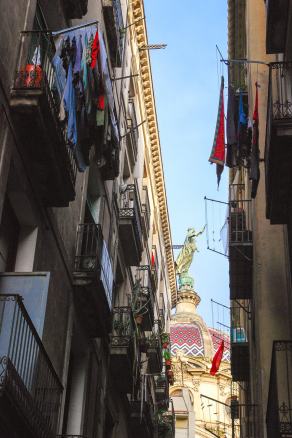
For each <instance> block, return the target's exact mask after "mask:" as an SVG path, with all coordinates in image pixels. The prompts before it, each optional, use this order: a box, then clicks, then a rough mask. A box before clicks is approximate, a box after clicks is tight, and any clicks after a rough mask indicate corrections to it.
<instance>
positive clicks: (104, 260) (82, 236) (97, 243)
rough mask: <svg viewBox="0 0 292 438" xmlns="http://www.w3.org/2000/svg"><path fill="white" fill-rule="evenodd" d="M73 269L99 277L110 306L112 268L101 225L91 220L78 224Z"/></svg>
mask: <svg viewBox="0 0 292 438" xmlns="http://www.w3.org/2000/svg"><path fill="white" fill-rule="evenodd" d="M74 271H75V272H76V273H85V274H87V275H90V276H93V277H94V276H95V277H97V278H100V279H101V281H102V283H103V286H104V289H105V292H106V296H107V300H108V303H109V306H110V307H111V306H112V294H113V270H112V263H111V259H110V256H109V253H108V249H107V245H106V243H105V241H104V240H103V236H102V230H101V225H99V224H95V223H92V222H90V223H86V224H79V225H78V227H77V245H76V255H75V266H74Z"/></svg>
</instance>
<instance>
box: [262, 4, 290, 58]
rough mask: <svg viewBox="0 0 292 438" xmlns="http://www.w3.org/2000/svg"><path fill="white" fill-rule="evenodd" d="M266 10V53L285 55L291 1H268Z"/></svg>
mask: <svg viewBox="0 0 292 438" xmlns="http://www.w3.org/2000/svg"><path fill="white" fill-rule="evenodd" d="M266 8H267V30H266V52H267V53H283V52H285V47H286V37H287V29H288V17H289V0H266Z"/></svg>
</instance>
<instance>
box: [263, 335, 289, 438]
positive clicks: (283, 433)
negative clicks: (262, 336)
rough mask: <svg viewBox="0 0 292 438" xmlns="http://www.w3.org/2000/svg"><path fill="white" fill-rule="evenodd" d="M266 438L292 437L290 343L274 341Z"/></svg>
mask: <svg viewBox="0 0 292 438" xmlns="http://www.w3.org/2000/svg"><path fill="white" fill-rule="evenodd" d="M266 422H267V436H268V438H280V437H281V438H282V437H288V436H291V435H292V341H274V344H273V353H272V362H271V371H270V386H269V396H268V405H267V416H266Z"/></svg>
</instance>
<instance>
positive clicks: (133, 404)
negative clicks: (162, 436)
mask: <svg viewBox="0 0 292 438" xmlns="http://www.w3.org/2000/svg"><path fill="white" fill-rule="evenodd" d="M130 426H131V431H132V434H133V437H139V438H153V433H154V424H153V412H152V410H151V404H150V403H149V402H148V401H143V402H142V401H141V400H132V401H130Z"/></svg>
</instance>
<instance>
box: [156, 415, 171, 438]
mask: <svg viewBox="0 0 292 438" xmlns="http://www.w3.org/2000/svg"><path fill="white" fill-rule="evenodd" d="M174 437H175V413H174V409H173V408H172V411H167V412H164V413H163V414H161V415H160V416H159V418H158V438H174Z"/></svg>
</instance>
